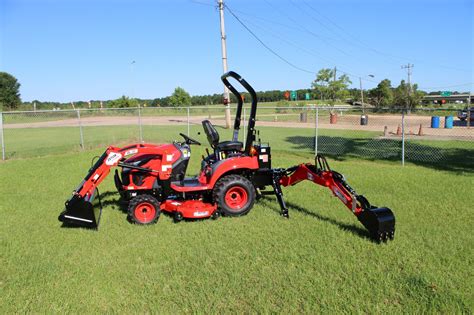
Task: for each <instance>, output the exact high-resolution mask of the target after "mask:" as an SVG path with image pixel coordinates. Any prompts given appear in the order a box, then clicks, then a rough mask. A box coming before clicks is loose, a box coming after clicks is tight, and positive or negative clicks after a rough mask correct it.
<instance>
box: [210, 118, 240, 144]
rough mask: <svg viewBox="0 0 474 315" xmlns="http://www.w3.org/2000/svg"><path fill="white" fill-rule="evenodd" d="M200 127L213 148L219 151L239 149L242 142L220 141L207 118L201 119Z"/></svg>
mask: <svg viewBox="0 0 474 315" xmlns="http://www.w3.org/2000/svg"><path fill="white" fill-rule="evenodd" d="M202 127H203V128H204V132H205V133H206V136H207V140H208V141H209V144H210V145H211V147H212V148H213V149H217V150H219V151H241V150H242V148H243V146H244V145H243V143H242V142H240V141H222V142H219V133H218V132H217V130H216V128H215V127H214V126H213V125H212V123H211V122H210V121H209V120H203V121H202Z"/></svg>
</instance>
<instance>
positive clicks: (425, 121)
mask: <svg viewBox="0 0 474 315" xmlns="http://www.w3.org/2000/svg"><path fill="white" fill-rule="evenodd" d="M249 112H250V111H249V109H248V108H244V110H243V117H242V126H241V132H240V135H239V138H240V140H241V141H244V139H245V136H246V134H245V133H246V132H247V130H246V128H245V127H246V124H247V121H246V119H248V118H247V115H248V114H249ZM231 115H232V117H234V115H235V108H231ZM468 117H470V116H468ZM204 119H208V120H210V121H211V122H212V123H213V124H214V125H216V127H217V128H218V130H219V133H220V134H221V140H225V139H229V138H231V130H230V129H226V128H225V126H226V121H225V113H224V108H223V107H221V106H209V107H177V108H169V107H166V108H155V107H153V108H151V107H145V108H144V107H142V108H121V109H113V108H112V109H81V110H57V111H28V112H26V111H25V112H3V113H0V141H1V147H2V159H3V160H6V159H12V158H22V157H34V156H44V155H50V154H58V153H65V152H71V151H81V150H84V149H91V148H98V147H105V146H108V145H117V146H120V145H123V144H128V143H132V142H151V143H167V142H171V141H173V140H179V139H180V136H179V133H183V134H186V135H189V136H191V137H195V138H197V139H199V140H200V141H201V140H202V141H205V137H204V135H203V134H201V133H202V127H201V121H202V120H204ZM471 123H472V122H471V121H470V120H469V119H467V121H461V120H459V119H458V118H457V117H456V112H455V111H453V110H449V109H426V108H424V109H414V110H411V111H406V110H400V109H393V108H390V109H374V108H361V107H350V106H340V107H329V106H313V105H306V106H292V107H286V106H283V107H282V106H279V107H264V106H260V107H259V110H258V114H257V124H256V126H257V129H259V132H260V133H259V138H261V139H262V141H265V142H269V143H270V144H271V145H272V148H273V150H285V151H291V152H303V153H311V154H324V155H327V156H330V157H332V158H335V159H345V158H350V157H355V158H362V159H367V160H388V161H399V162H400V163H401V164H404V163H405V162H406V161H408V162H413V163H417V164H436V165H440V166H441V165H444V166H452V167H453V168H460V169H471V168H472V169H474V165H473V162H472V156H473V153H474V127H471V126H470V124H471ZM232 124H233V121H232ZM231 127H232V126H231Z"/></svg>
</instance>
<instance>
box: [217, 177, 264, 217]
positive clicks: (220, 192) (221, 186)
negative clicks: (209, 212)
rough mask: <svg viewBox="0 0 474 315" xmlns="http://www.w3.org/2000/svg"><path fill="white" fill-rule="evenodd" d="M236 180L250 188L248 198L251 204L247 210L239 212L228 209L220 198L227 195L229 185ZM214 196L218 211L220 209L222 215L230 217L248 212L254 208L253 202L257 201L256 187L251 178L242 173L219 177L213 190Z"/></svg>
mask: <svg viewBox="0 0 474 315" xmlns="http://www.w3.org/2000/svg"><path fill="white" fill-rule="evenodd" d="M235 182H239V183H241V184H243V185H242V186H244V187H247V188H248V190H249V197H248V198H249V199H250V204H249V206H248V207H247V208H246V209H245V210H243V211H239V212H235V211H228V210H227V209H225V207H223V206H222V205H221V203H220V198H221V197H222V196H224V195H225V193H226V190H227V188H229V185H230V184H231V183H235ZM212 197H213V200H214V202H216V203H217V211H219V212H220V213H221V214H222V215H224V216H228V217H239V216H243V215H246V214H248V213H249V212H250V210H252V207H253V204H254V202H255V187H254V185H253V184H252V182H251V181H250V180H248V179H247V178H246V177H244V176H242V175H237V174H231V175H226V176H224V177H222V178H221V179H219V180H218V181H217V183H216V184H215V186H214V189H213V191H212Z"/></svg>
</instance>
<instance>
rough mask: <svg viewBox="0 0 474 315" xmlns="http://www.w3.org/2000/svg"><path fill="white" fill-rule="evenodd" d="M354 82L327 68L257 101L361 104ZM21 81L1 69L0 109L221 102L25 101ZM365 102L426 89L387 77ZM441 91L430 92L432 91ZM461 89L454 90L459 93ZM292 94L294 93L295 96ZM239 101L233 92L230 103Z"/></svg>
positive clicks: (175, 96)
mask: <svg viewBox="0 0 474 315" xmlns="http://www.w3.org/2000/svg"><path fill="white" fill-rule="evenodd" d="M350 84H352V82H351V80H350V78H349V77H348V76H347V75H346V74H342V75H340V76H338V77H337V76H336V72H335V70H333V69H328V68H324V69H321V70H320V71H319V72H318V73H317V74H316V78H315V79H314V81H312V82H311V88H306V89H298V90H296V95H294V94H293V95H292V97H290V93H289V91H281V90H270V91H259V92H257V100H258V102H281V101H288V100H290V99H291V100H295V101H301V100H307V99H308V98H309V99H310V100H320V101H322V102H325V103H328V104H340V103H349V104H361V91H360V89H356V88H349V85H350ZM19 89H20V83H19V82H18V80H17V79H16V78H15V77H14V76H13V75H11V74H9V73H6V72H0V111H1V110H31V109H33V108H34V109H37V110H43V109H44V110H47V109H66V108H68V109H76V108H126V107H138V106H145V107H177V106H203V105H222V104H223V96H222V94H221V93H215V94H208V95H194V96H191V95H190V94H189V93H188V92H186V90H184V89H183V88H181V87H176V89H175V90H174V92H173V93H172V94H171V95H170V96H166V97H161V98H155V99H140V98H130V97H127V96H122V97H120V98H118V99H115V100H106V101H100V100H91V101H77V102H71V103H61V102H41V101H38V100H34V101H31V102H22V101H21V97H20V91H19ZM363 93H364V105H372V106H375V107H405V108H414V107H416V106H418V105H419V104H420V103H421V99H422V98H423V96H424V95H426V94H428V93H427V92H424V91H420V90H419V89H418V85H417V84H408V83H406V82H405V81H404V80H402V81H401V82H400V84H399V85H398V86H396V87H394V86H392V83H391V82H390V80H388V79H383V80H382V81H380V82H379V83H378V85H377V86H376V87H375V88H373V89H369V90H364V91H363ZM437 93H438V94H439V93H440V91H438V92H430V93H429V94H437ZM457 93H459V92H453V94H457ZM242 95H243V97H244V100H245V101H246V102H249V101H250V95H249V94H248V93H246V92H244V93H242ZM293 96H295V97H294V98H293ZM236 102H237V100H236V98H235V96H234V95H232V94H231V103H236Z"/></svg>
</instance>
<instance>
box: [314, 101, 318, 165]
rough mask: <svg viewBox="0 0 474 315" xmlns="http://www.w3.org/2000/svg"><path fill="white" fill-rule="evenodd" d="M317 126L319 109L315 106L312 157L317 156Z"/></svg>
mask: <svg viewBox="0 0 474 315" xmlns="http://www.w3.org/2000/svg"><path fill="white" fill-rule="evenodd" d="M318 124H319V107H317V106H316V112H315V113H314V156H316V155H318V128H319V126H318Z"/></svg>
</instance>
